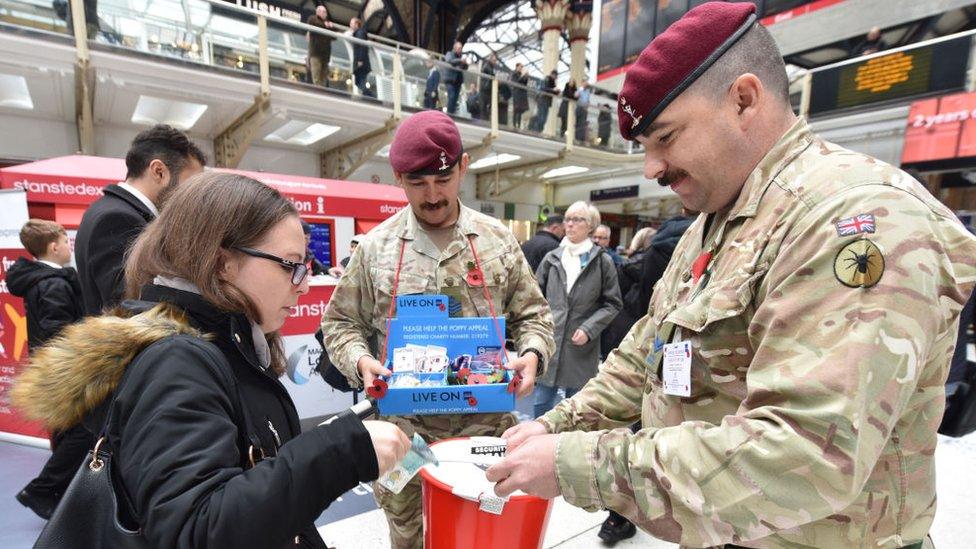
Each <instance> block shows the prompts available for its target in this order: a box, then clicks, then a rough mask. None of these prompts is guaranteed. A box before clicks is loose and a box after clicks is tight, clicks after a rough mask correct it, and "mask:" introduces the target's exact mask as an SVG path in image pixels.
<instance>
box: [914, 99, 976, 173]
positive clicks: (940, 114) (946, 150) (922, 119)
mask: <svg viewBox="0 0 976 549" xmlns="http://www.w3.org/2000/svg"><path fill="white" fill-rule="evenodd" d="M967 157H976V93H957V94H953V95H947V96H945V97H936V98H933V99H925V100H922V101H916V102H914V103H912V107H911V109H910V110H909V112H908V127H907V128H906V130H905V148H904V149H903V150H902V155H901V162H902V164H903V165H904V164H917V163H920V162H931V161H935V160H951V159H955V158H967Z"/></svg>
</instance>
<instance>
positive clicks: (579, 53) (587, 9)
mask: <svg viewBox="0 0 976 549" xmlns="http://www.w3.org/2000/svg"><path fill="white" fill-rule="evenodd" d="M565 24H566V32H567V34H569V54H570V65H569V74H570V76H572V77H573V79H575V80H576V83H577V85H578V84H579V83H580V82H582V81H583V78H585V77H586V44H587V42H588V41H589V39H590V27H592V26H593V4H592V3H591V2H576V3H574V4H573V5H572V7H571V8H570V10H569V12H568V13H567V14H566V23H565Z"/></svg>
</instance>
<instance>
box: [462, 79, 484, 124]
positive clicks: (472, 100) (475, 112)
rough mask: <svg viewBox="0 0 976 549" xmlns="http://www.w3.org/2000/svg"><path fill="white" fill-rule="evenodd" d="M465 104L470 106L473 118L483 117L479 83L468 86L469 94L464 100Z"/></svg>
mask: <svg viewBox="0 0 976 549" xmlns="http://www.w3.org/2000/svg"><path fill="white" fill-rule="evenodd" d="M464 105H465V106H466V107H467V108H468V114H470V115H471V118H481V94H480V93H479V92H478V85H477V84H475V83H474V82H472V83H471V87H470V88H468V96H467V98H466V99H465V100H464Z"/></svg>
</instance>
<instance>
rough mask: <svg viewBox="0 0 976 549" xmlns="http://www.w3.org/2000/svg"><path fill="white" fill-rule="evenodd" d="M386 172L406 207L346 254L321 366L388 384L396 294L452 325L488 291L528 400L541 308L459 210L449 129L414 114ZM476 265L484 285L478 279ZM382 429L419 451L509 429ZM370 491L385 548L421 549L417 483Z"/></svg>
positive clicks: (467, 421)
mask: <svg viewBox="0 0 976 549" xmlns="http://www.w3.org/2000/svg"><path fill="white" fill-rule="evenodd" d="M390 163H391V164H392V166H393V170H394V175H395V177H396V179H397V181H398V183H400V184H401V185H402V186H403V187H404V190H405V191H406V194H407V199H408V200H409V202H410V207H408V208H405V209H404V210H403V211H401V212H399V213H397V214H396V215H394V216H393V217H391V218H390V219H388V220H386V221H385V222H383V223H382V224H381V225H379V226H378V227H376V228H375V229H373V230H372V231H370V232H369V234H367V235H366V238H365V239H364V240H362V241H361V242H360V243H359V247H357V248H356V251H355V252H354V253H353V255H352V258H351V259H350V261H349V265H348V266H347V267H346V273H345V275H344V276H343V277H342V279H341V280H340V281H339V285H338V286H337V287H336V290H335V293H334V294H333V295H332V299H331V300H330V302H329V306H328V308H327V310H326V312H325V316H324V318H323V319H322V331H323V333H324V334H325V343H326V345H325V346H326V351H327V352H328V353H329V357H330V358H331V359H332V361H333V363H334V364H336V366H337V367H338V368H339V370H341V371H342V372H343V373H344V374H345V375H346V377H347V378H348V379H349V382H350V384H351V385H352V386H354V387H359V386H361V385H362V384H363V383H365V384H366V385H367V386H369V385H370V384H371V383H372V381H373V379H374V377H375V376H377V375H388V374H389V371H388V370H387V369H385V368H384V367H383V366H382V365H381V363H380V362H379V360H382V356H381V353H382V351H380V348H381V347H382V346H383V342H384V336H385V335H386V319H387V315H388V313H389V310H390V302H391V298H392V295H393V288H394V286H396V295H408V294H445V295H447V296H449V298H450V302H451V305H452V311H451V314H452V316H482V317H485V316H490V310H491V309H492V307H490V306H489V304H488V302H487V299H486V297H485V291H484V287H483V285H487V288H488V290H489V291H488V293H489V294H490V295H491V300H492V302H493V308H494V310H495V313H496V314H497V315H499V316H501V315H504V316H505V317H506V325H507V327H508V330H509V334H510V336H511V338H512V339H513V340H514V341H515V345H516V349H517V350H518V355H519V357H518V358H516V359H514V360H512V361H511V362H510V363H509V364H510V366H511V367H512V368H513V369H515V370H518V371H519V372H521V373H522V375H523V381H522V383H521V385H520V387H519V389H518V396H519V397H524V396H526V395H528V394H530V393H531V392H532V388H533V385H534V380H535V377H536V375H537V373H538V374H540V375H541V374H542V369H543V367H544V364H545V361H546V360H547V359H548V357H549V356H550V355H551V354H552V349H553V346H554V343H553V337H552V334H553V324H552V317H551V315H550V312H549V305H548V303H547V302H546V300H545V298H544V297H543V296H542V292H541V291H540V289H539V284H538V283H537V282H536V279H535V275H534V274H533V273H532V271H531V269H530V268H529V265H528V263H527V262H526V260H525V256H524V255H523V254H522V251H521V249H520V248H519V245H518V242H517V241H516V240H515V237H514V236H513V235H512V233H511V231H509V230H508V229H507V228H506V227H505V226H503V225H502V224H501V223H499V222H498V221H497V220H495V219H493V218H490V217H488V216H485V215H483V214H481V213H478V212H476V211H474V210H472V209H470V208H467V207H465V206H464V205H462V204H461V203H460V201H459V200H458V190H459V186H460V182H461V180H462V179H463V178H464V173H465V171H466V169H467V164H468V157H467V155H466V154H463V153H462V151H461V140H460V135H459V133H458V130H457V127H456V126H455V124H454V122H453V121H452V120H451V119H450V118H449V117H448V116H447V115H445V114H443V113H441V112H439V111H425V112H422V113H418V114H414V115H413V116H411V117H410V118H409V119H407V120H406V121H405V122H404V123H403V124H402V125H401V126H400V128H399V129H398V131H397V134H396V137H395V138H394V141H393V145H392V147H391V149H390ZM472 248H473V249H472ZM401 249H402V257H401ZM475 253H476V254H477V257H476V256H475ZM479 264H480V267H481V273H482V274H483V276H478V275H476V272H477V267H478V265H479ZM397 279H398V280H397ZM394 316H395V313H394ZM377 359H379V360H377ZM537 368H538V372H537V371H536V369H537ZM385 419H387V420H389V421H391V422H393V423H396V424H397V425H399V426H400V427H401V428H402V429H403V430H404V432H406V433H407V436H413V433H414V432H417V433H420V435H421V436H423V437H424V439H425V440H426V441H427V442H433V441H435V440H440V439H444V438H449V437H466V436H499V435H501V434H502V433H503V432H504V431H505V430H506V429H508V428H509V427H512V426H513V425H515V423H516V419H515V417H514V415H512V414H510V413H507V414H469V415H428V416H409V417H389V418H385ZM374 490H375V495H376V500H377V502H378V503H379V505H380V506H381V507H382V508H383V510H384V511H385V512H386V516H387V521H388V523H389V526H390V538H391V540H392V544H393V547H396V548H405V547H421V546H422V544H423V532H422V526H423V523H422V518H423V517H422V512H421V499H420V481H419V478H414V479H413V481H411V482H410V484H408V485H407V486H406V487H405V488H404V489H403V491H402V492H400V493H399V494H393V493H392V492H390V491H388V490H385V489H384V488H382V487H381V486H379V485H377V486H375V487H374Z"/></svg>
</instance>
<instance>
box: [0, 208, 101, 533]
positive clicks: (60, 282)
mask: <svg viewBox="0 0 976 549" xmlns="http://www.w3.org/2000/svg"><path fill="white" fill-rule="evenodd" d="M20 242H21V243H22V244H23V245H24V248H26V249H27V251H28V252H29V253H30V254H31V255H32V256H33V257H34V259H33V260H31V259H27V258H24V257H21V258H18V259H17V261H16V262H15V263H14V264H13V265H12V266H11V267H10V269H9V270H8V271H7V286H8V287H9V288H10V293H11V294H13V295H15V296H17V297H20V298H23V300H24V309H26V311H27V342H28V345H29V349H30V350H31V352H33V351H34V350H36V349H37V348H38V347H40V346H41V345H43V344H44V343H45V342H47V340H49V339H51V338H52V337H54V336H55V335H57V334H58V332H60V331H61V329H62V328H64V327H65V326H66V325H68V324H71V323H73V322H76V321H78V320H80V319H81V317H82V316H83V315H84V309H83V305H82V301H81V285H80V284H79V282H78V272H77V271H75V270H74V269H73V268H71V267H68V266H67V265H68V264H69V263H71V245H70V244H69V242H68V233H67V232H66V231H65V230H64V227H62V226H61V225H58V224H57V223H55V222H53V221H46V220H43V219H31V220H29V221H28V222H27V223H25V224H24V226H23V228H21V229H20ZM93 442H94V441H93V439H92V436H91V434H90V433H89V432H88V431H87V430H85V428H84V427H82V426H81V425H77V426H75V427H72V428H70V429H68V430H66V431H62V432H57V433H51V448H52V450H53V451H54V454H53V455H52V456H51V459H50V460H48V462H47V464H46V465H45V466H44V469H43V470H42V471H41V473H40V474H39V475H38V476H37V478H35V479H34V480H32V481H31V482H30V483H29V484H28V485H27V487H25V488H24V489H23V490H21V492H20V493H18V494H17V496H16V497H17V501H19V502H20V503H21V504H23V505H24V506H25V507H28V508H30V509H31V510H32V511H34V512H35V513H37V515H38V516H40V517H41V518H44V519H47V518H49V517H50V516H51V513H52V512H53V511H54V508H55V506H57V503H58V501H59V500H60V499H61V495H62V494H64V491H65V490H66V489H67V488H68V484H70V483H71V479H72V478H73V477H74V475H75V472H76V471H77V470H78V466H79V465H80V464H81V462H82V461H83V460H84V459H85V455H86V454H87V453H88V450H89V448H91V446H92V444H93Z"/></svg>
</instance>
